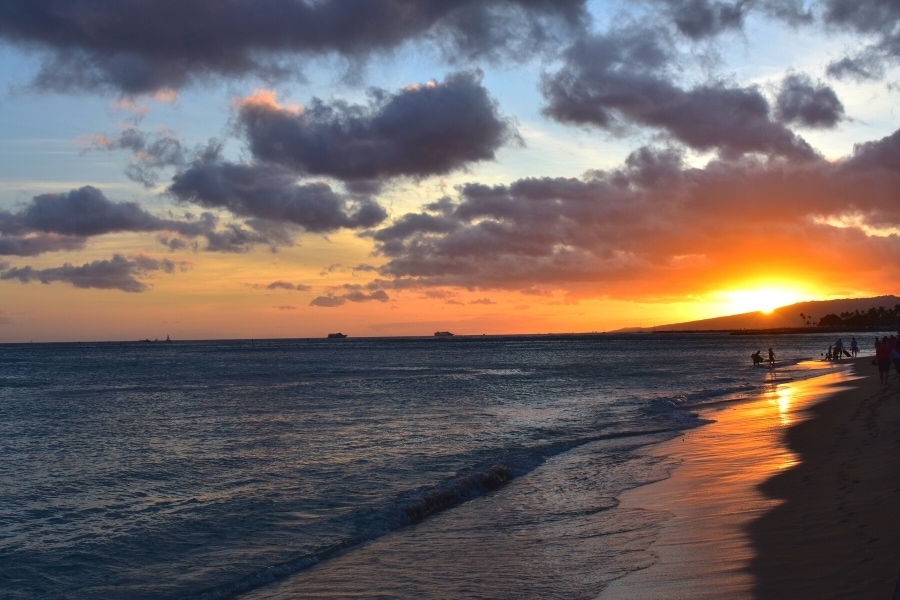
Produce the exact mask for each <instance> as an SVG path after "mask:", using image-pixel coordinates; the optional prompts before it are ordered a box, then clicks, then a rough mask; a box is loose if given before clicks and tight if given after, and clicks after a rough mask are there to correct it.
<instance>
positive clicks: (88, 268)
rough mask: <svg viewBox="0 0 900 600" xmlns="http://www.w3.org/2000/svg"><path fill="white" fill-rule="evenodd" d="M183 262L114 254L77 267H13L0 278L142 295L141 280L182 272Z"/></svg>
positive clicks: (143, 287)
mask: <svg viewBox="0 0 900 600" xmlns="http://www.w3.org/2000/svg"><path fill="white" fill-rule="evenodd" d="M187 268H189V265H188V264H187V263H176V262H174V261H171V260H168V259H162V260H158V259H155V258H151V257H149V256H145V255H138V256H134V257H130V258H126V257H125V256H123V255H121V254H115V255H113V257H112V258H111V259H109V260H95V261H93V262H91V263H86V264H84V265H81V266H75V265H72V264H69V263H66V264H64V265H63V266H61V267H53V268H49V269H34V268H32V267H28V266H26V267H14V268H12V269H9V270H7V271H5V272H3V273H2V274H0V279H3V280H13V279H17V280H19V281H21V282H22V283H31V282H33V281H39V282H41V283H43V284H50V283H53V282H63V283H69V284H71V285H73V286H75V287H77V288H97V289H115V290H121V291H123V292H144V291H147V290H148V289H150V285H149V284H147V283H144V282H143V281H141V278H143V277H146V276H147V275H148V274H149V273H151V272H153V271H162V272H165V273H173V272H174V271H175V270H176V269H181V270H186V269H187Z"/></svg>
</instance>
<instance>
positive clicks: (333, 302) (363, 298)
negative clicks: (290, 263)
mask: <svg viewBox="0 0 900 600" xmlns="http://www.w3.org/2000/svg"><path fill="white" fill-rule="evenodd" d="M341 289H342V290H343V293H337V292H335V293H329V294H328V295H327V296H318V297H316V298H313V299H312V300H311V301H310V303H309V305H310V306H319V307H324V308H334V307H337V306H343V305H344V304H346V303H347V302H388V301H389V300H390V298H389V297H388V295H387V292H385V291H384V290H381V289H376V290H374V291H372V292H367V291H365V289H364V288H363V287H362V286H359V285H352V284H345V285H343V286H342V287H341Z"/></svg>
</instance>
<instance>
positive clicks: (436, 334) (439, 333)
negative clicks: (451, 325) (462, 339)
mask: <svg viewBox="0 0 900 600" xmlns="http://www.w3.org/2000/svg"><path fill="white" fill-rule="evenodd" d="M434 337H453V334H452V333H450V332H449V331H435V332H434Z"/></svg>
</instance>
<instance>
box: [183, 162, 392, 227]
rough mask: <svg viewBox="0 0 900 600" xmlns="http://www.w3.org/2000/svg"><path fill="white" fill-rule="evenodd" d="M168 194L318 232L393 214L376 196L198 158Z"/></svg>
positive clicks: (274, 170) (279, 171)
mask: <svg viewBox="0 0 900 600" xmlns="http://www.w3.org/2000/svg"><path fill="white" fill-rule="evenodd" d="M168 191H169V193H170V194H172V195H173V196H174V197H175V198H177V199H179V200H181V201H182V202H191V203H195V204H199V205H200V206H204V207H207V208H225V209H228V210H229V211H231V213H232V214H234V215H238V216H242V217H252V218H255V219H263V220H266V221H270V222H275V223H288V224H293V225H299V226H300V227H302V228H304V229H305V230H306V231H310V232H314V233H327V232H332V231H337V230H338V229H342V228H346V229H355V228H360V227H372V226H374V225H377V224H378V223H380V222H381V221H383V220H384V219H385V218H386V216H387V213H386V212H385V211H384V209H383V208H382V207H381V206H379V205H378V204H377V203H376V202H375V201H374V200H372V199H370V198H367V197H362V198H358V197H348V196H342V195H340V194H338V193H336V192H335V191H334V190H332V188H331V187H330V186H329V185H327V184H325V183H321V182H314V183H297V181H296V177H295V176H294V175H293V174H292V173H290V172H289V171H287V170H285V169H284V168H282V167H278V166H276V165H268V164H237V163H229V162H223V161H220V160H218V159H215V160H204V159H198V160H197V161H195V162H194V163H193V164H192V165H191V166H190V167H189V168H188V169H186V170H183V171H180V172H179V173H178V174H177V175H175V177H173V179H172V184H171V185H170V186H169V188H168Z"/></svg>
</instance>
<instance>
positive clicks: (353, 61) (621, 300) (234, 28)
mask: <svg viewBox="0 0 900 600" xmlns="http://www.w3.org/2000/svg"><path fill="white" fill-rule="evenodd" d="M93 2H94V0H89V1H88V2H87V3H85V4H84V5H78V6H79V7H80V8H73V9H72V10H71V11H69V13H66V12H65V11H63V12H62V13H59V14H53V15H49V14H47V15H45V14H43V11H44V10H45V9H44V8H43V5H41V7H38V8H35V11H36V12H35V15H32V16H33V21H29V22H28V23H25V22H22V23H20V22H18V20H17V19H18V16H17V15H10V16H9V17H8V19H7V20H8V26H7V27H6V28H5V29H2V30H0V41H2V42H5V44H6V45H2V44H0V74H2V75H0V83H3V84H5V85H4V86H3V88H4V89H5V90H7V91H6V92H5V93H4V95H3V97H2V98H0V107H2V110H0V342H26V341H30V340H33V341H57V340H58V341H78V340H82V341H88V340H134V339H144V338H150V339H155V338H161V339H164V338H165V336H166V335H170V336H171V337H172V338H173V339H198V338H267V337H322V336H324V335H326V334H327V333H329V332H335V331H342V332H344V333H347V334H348V335H352V336H355V337H361V336H381V335H430V334H431V333H432V332H433V331H435V330H437V329H441V330H451V331H453V332H454V333H457V334H473V335H477V334H482V333H485V334H500V333H546V332H587V331H609V330H614V329H619V328H623V327H636V326H644V327H648V326H653V325H662V324H667V323H677V322H684V321H689V320H695V319H703V318H710V317H715V316H722V315H727V314H736V313H741V312H748V311H752V310H758V309H770V308H772V307H774V306H778V305H785V304H790V303H793V302H798V301H801V300H813V299H815V300H823V299H832V298H843V297H865V296H877V295H883V294H896V293H898V291H900V290H898V286H897V281H898V276H900V261H898V259H897V257H898V256H900V239H898V232H900V202H898V199H900V159H898V157H900V119H898V116H897V114H896V109H895V107H896V105H897V100H898V94H900V91H898V88H897V86H896V85H892V83H891V82H894V81H897V80H898V79H897V78H898V76H900V68H898V67H900V57H898V56H897V54H896V52H895V49H896V48H898V47H900V45H897V44H896V43H895V42H896V31H897V24H898V23H900V12H898V10H897V9H896V6H895V3H890V2H888V3H885V2H876V3H873V4H870V5H866V6H868V7H869V8H868V10H870V11H872V12H873V14H876V16H877V18H876V19H870V18H868V17H870V16H871V15H870V14H869V13H866V14H863V12H861V11H862V8H860V6H862V5H859V6H857V5H854V7H855V8H854V7H851V8H849V9H847V10H846V11H843V12H842V11H839V10H838V8H839V7H838V6H837V5H836V4H835V3H834V2H833V1H831V0H814V1H813V2H811V3H809V4H808V6H807V7H806V8H804V7H801V6H799V5H797V4H796V3H784V5H783V6H781V8H780V9H779V10H775V9H774V8H773V7H774V6H775V5H774V4H772V3H767V4H764V5H762V4H760V5H757V4H752V5H751V4H748V3H734V5H733V6H732V7H731V8H733V10H732V11H730V12H729V11H724V9H723V6H724V5H723V3H721V2H720V3H715V2H710V1H707V0H700V1H698V2H691V3H684V2H674V1H672V0H649V1H648V2H646V3H629V4H625V5H622V4H619V3H614V2H597V3H590V4H588V3H586V2H583V1H582V0H566V1H565V2H559V3H552V4H551V5H548V6H546V7H545V6H540V7H538V6H535V4H534V3H528V2H518V1H511V2H506V3H500V2H488V3H487V4H486V5H485V6H488V5H489V7H490V9H491V10H490V11H488V12H479V11H480V8H479V6H478V5H477V3H469V2H460V3H458V4H456V5H453V6H449V5H448V6H444V5H438V4H435V5H433V6H432V5H431V4H429V3H411V4H408V5H407V3H405V2H399V3H393V4H390V5H385V7H383V9H382V12H383V14H382V13H381V12H379V13H378V14H377V15H376V16H374V17H373V18H372V19H371V20H369V21H367V22H366V23H365V24H364V25H365V26H364V27H363V26H362V25H363V24H360V23H358V22H357V19H358V15H356V14H355V13H353V12H352V11H346V10H344V9H343V8H342V7H343V6H344V5H341V4H340V3H335V4H330V3H329V4H328V5H327V6H326V5H318V4H315V5H307V4H302V3H301V4H302V5H301V4H297V5H296V6H294V5H281V4H278V3H262V4H258V5H256V6H257V9H258V12H259V17H260V21H259V25H258V27H256V28H248V27H245V26H244V24H243V22H242V20H241V17H240V11H239V10H237V9H236V8H235V6H237V5H235V6H231V7H220V8H221V10H217V11H214V12H212V13H209V14H206V18H204V19H202V20H201V21H199V22H196V21H192V20H188V19H187V18H185V21H184V22H182V21H180V20H178V19H174V20H173V17H172V16H173V15H174V14H177V10H175V9H177V6H176V5H172V7H175V8H172V7H169V8H170V9H171V10H169V9H167V10H163V9H162V8H160V7H159V6H158V5H155V4H152V3H151V4H147V3H137V4H134V5H133V6H131V3H129V2H124V3H123V4H122V5H121V6H119V7H117V8H115V9H110V8H109V7H106V8H105V9H104V10H113V12H116V11H118V10H121V11H122V13H121V14H120V15H117V16H116V15H109V16H110V17H111V18H110V19H100V20H97V19H96V16H97V15H98V14H101V12H97V11H92V10H90V5H91V4H92V3H93ZM163 4H165V3H163ZM187 4H191V5H193V6H194V9H195V12H196V11H200V12H201V13H203V14H205V13H204V12H203V11H206V10H207V9H208V6H209V5H208V4H205V3H197V4H194V0H189V1H188V2H187V3H186V4H182V5H181V6H187ZM73 6H74V5H73ZM129 6H131V9H134V10H131V9H129V8H128V7H129ZM729 6H731V5H730V4H729ZM481 8H484V7H481ZM126 9H128V10H126ZM326 9H327V10H331V11H333V12H329V13H328V14H327V15H326V12H327V10H326ZM395 9H396V10H398V11H400V12H398V13H397V14H394V13H392V12H391V11H393V10H395ZM401 9H402V10H401ZM173 11H175V12H173ZM279 11H287V12H288V13H290V14H282V13H281V12H279ZM291 11H294V12H291ZM475 13H478V15H479V20H477V22H479V23H482V25H483V27H480V28H479V29H478V30H477V31H474V30H471V29H470V28H469V24H471V23H474V22H476V21H475V20H472V18H474V17H473V15H474V14H475ZM735 15H737V16H738V17H739V18H734V17H735ZM867 15H868V16H867ZM113 16H116V18H112V17H113ZM45 17H46V18H45ZM51 17H52V18H51ZM470 17H471V18H470ZM864 17H865V18H864ZM113 22H115V23H118V29H115V28H112V29H111V28H110V23H113ZM61 23H68V26H67V27H66V28H64V29H63V30H57V29H56V28H57V27H60V26H61V25H60V24H61ZM329 28H331V29H329ZM304 31H305V32H307V33H309V32H315V31H328V32H329V33H328V35H311V34H309V35H306V34H304V35H300V33H301V32H304ZM501 31H502V32H504V34H503V35H493V34H496V33H498V32H501ZM524 32H528V33H527V34H526V33H524ZM162 37H164V38H165V39H169V40H173V41H177V40H180V41H179V42H178V43H173V44H169V45H167V46H166V47H165V48H157V49H154V48H153V47H150V46H147V45H145V44H144V42H142V41H141V40H153V39H162ZM222 39H228V40H230V42H229V45H227V46H226V47H223V46H221V45H219V41H221V40H222ZM535 40H540V43H535ZM188 42H190V43H188ZM435 42H438V43H435ZM122 64H128V65H131V67H130V69H128V70H122V69H121V68H120V67H121V65H122Z"/></svg>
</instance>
